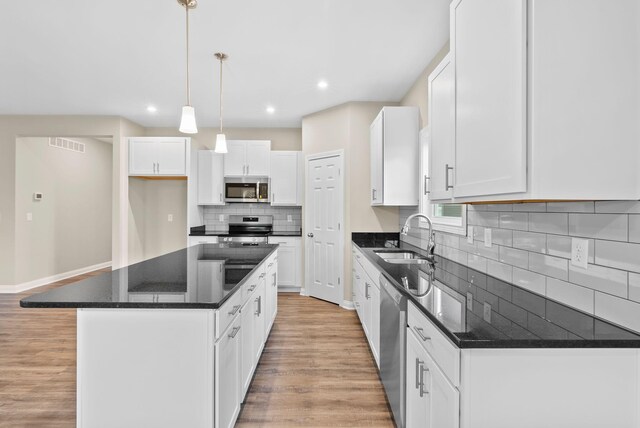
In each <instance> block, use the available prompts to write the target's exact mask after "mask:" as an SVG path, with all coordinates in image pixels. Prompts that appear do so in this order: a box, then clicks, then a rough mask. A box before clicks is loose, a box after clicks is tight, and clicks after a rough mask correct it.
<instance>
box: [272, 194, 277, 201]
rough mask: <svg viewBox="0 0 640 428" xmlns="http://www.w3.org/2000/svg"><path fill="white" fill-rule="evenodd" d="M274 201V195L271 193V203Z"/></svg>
mask: <svg viewBox="0 0 640 428" xmlns="http://www.w3.org/2000/svg"><path fill="white" fill-rule="evenodd" d="M275 201H276V194H275V193H272V194H271V202H275Z"/></svg>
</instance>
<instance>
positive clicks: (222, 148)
mask: <svg viewBox="0 0 640 428" xmlns="http://www.w3.org/2000/svg"><path fill="white" fill-rule="evenodd" d="M215 56H216V58H218V60H219V61H220V132H219V133H218V135H216V147H215V149H213V151H214V152H216V153H227V137H226V136H225V135H224V133H223V132H222V62H223V61H224V60H225V59H227V58H228V56H227V54H224V53H222V52H218V53H216V54H215Z"/></svg>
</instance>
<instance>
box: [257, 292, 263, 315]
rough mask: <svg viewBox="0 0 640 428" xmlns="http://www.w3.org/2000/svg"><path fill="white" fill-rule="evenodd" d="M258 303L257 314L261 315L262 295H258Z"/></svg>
mask: <svg viewBox="0 0 640 428" xmlns="http://www.w3.org/2000/svg"><path fill="white" fill-rule="evenodd" d="M256 303H257V304H258V310H257V311H256V316H260V314H261V313H262V296H258V297H257V298H256Z"/></svg>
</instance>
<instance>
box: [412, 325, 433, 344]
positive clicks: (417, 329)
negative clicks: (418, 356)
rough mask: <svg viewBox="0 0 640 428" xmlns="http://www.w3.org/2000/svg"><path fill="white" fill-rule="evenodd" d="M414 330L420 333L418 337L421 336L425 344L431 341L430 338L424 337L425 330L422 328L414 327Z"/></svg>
mask: <svg viewBox="0 0 640 428" xmlns="http://www.w3.org/2000/svg"><path fill="white" fill-rule="evenodd" d="M413 329H414V330H415V331H416V333H418V336H420V339H422V341H423V342H426V341H427V340H431V338H430V337H427V336H425V335H424V329H423V328H422V327H413Z"/></svg>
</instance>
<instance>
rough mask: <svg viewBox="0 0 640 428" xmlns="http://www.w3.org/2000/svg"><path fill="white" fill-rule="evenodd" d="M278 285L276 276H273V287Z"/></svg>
mask: <svg viewBox="0 0 640 428" xmlns="http://www.w3.org/2000/svg"><path fill="white" fill-rule="evenodd" d="M276 285H277V280H276V274H275V273H274V274H273V286H274V287H275V286H276Z"/></svg>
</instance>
